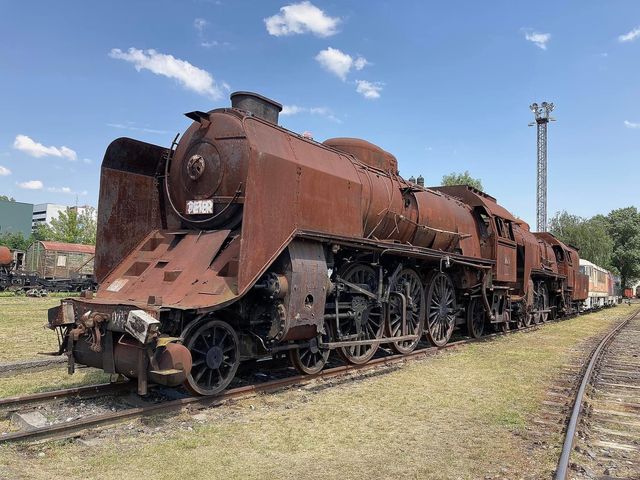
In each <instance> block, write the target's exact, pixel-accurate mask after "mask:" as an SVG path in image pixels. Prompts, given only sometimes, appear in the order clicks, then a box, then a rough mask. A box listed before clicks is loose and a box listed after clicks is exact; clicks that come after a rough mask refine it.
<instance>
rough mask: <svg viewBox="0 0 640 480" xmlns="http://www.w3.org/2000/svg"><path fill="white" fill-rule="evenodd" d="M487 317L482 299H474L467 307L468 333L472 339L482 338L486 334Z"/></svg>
mask: <svg viewBox="0 0 640 480" xmlns="http://www.w3.org/2000/svg"><path fill="white" fill-rule="evenodd" d="M485 322H486V315H485V312H484V306H483V305H482V300H481V299H480V297H473V298H472V299H471V301H470V302H469V306H468V307H467V332H468V333H469V336H470V337H471V338H480V337H481V336H482V334H483V333H484V325H485Z"/></svg>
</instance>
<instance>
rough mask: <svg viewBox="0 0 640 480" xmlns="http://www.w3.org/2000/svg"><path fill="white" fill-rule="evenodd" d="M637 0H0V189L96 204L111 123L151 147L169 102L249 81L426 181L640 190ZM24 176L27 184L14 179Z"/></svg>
mask: <svg viewBox="0 0 640 480" xmlns="http://www.w3.org/2000/svg"><path fill="white" fill-rule="evenodd" d="M639 60H640V2H637V1H632V0H629V1H611V2H604V1H585V0H581V1H565V2H557V1H542V0H541V1H538V2H524V1H514V0H504V1H487V2H478V1H448V2H426V1H406V2H399V1H398V2H391V1H389V2H375V1H366V2H365V1H332V2H324V1H316V0H314V1H313V2H287V1H260V2H258V1H256V2H247V1H231V0H218V1H216V0H192V1H182V2H178V1H169V0H158V1H139V2H124V1H111V2H86V1H67V2H50V1H33V2H17V1H14V2H9V1H1V0H0V92H2V93H0V111H1V112H2V115H0V194H8V195H12V196H14V197H15V198H16V199H17V200H19V201H24V202H31V203H39V202H54V203H66V204H74V203H75V202H76V197H77V199H78V202H79V203H81V204H85V203H88V204H91V205H96V204H97V192H98V185H99V171H100V161H101V160H102V156H103V154H104V151H105V149H106V147H107V145H108V144H109V142H111V141H112V140H113V139H115V138H117V137H120V136H129V137H133V138H138V139H141V140H144V141H147V142H150V143H155V144H158V145H164V146H168V145H169V144H170V143H171V140H172V139H173V137H174V135H175V134H176V133H178V132H182V131H184V130H185V128H186V127H187V126H188V125H189V120H188V119H186V118H185V117H184V116H183V115H182V114H183V113H184V112H188V111H191V110H196V109H197V110H208V109H212V108H216V107H222V106H227V105H228V104H229V99H228V94H229V91H236V90H252V91H256V92H259V93H261V94H263V95H265V96H268V97H270V98H273V99H275V100H277V101H279V102H280V103H282V104H284V105H285V106H286V112H285V113H287V114H286V115H281V117H280V119H281V124H282V125H283V126H285V127H287V128H289V129H291V130H294V131H297V132H303V131H310V132H312V133H313V136H314V138H315V139H316V140H319V141H322V140H324V139H326V138H329V137H336V136H351V137H362V138H365V139H367V140H369V141H371V142H373V143H376V144H378V145H380V146H381V147H383V148H384V149H386V150H388V151H390V152H391V153H393V154H394V155H396V157H397V158H398V161H399V164H400V171H401V174H402V175H403V176H405V177H409V176H411V175H416V176H417V175H418V174H422V175H423V176H424V177H425V178H426V183H427V184H428V185H435V184H438V183H439V181H440V179H441V177H442V175H443V174H446V173H449V172H452V171H464V170H469V171H470V172H471V174H472V175H474V176H477V177H480V178H481V179H482V181H483V184H484V186H485V190H486V191H487V192H488V193H490V194H492V195H493V196H495V197H497V198H498V201H499V202H500V203H502V204H503V205H504V206H505V207H507V208H508V209H510V210H511V211H512V212H514V213H515V214H516V215H518V216H520V217H522V218H524V219H525V220H527V221H529V222H530V223H531V224H532V225H535V190H536V187H535V185H536V178H535V130H534V128H529V127H527V124H528V123H529V122H530V121H532V119H533V117H532V114H531V112H530V111H529V109H528V105H529V104H530V103H532V102H534V101H537V102H541V101H543V100H546V101H552V102H554V103H555V105H556V110H555V111H554V116H555V117H556V118H557V120H558V121H557V122H555V123H553V124H551V126H550V129H549V193H548V205H549V212H550V215H551V214H553V213H554V212H555V211H557V210H560V209H566V210H568V211H569V212H571V213H575V214H578V215H582V216H591V215H594V214H596V213H607V212H608V211H609V210H611V209H613V208H618V207H624V206H628V205H636V206H640V188H639V187H638V180H640V173H639V170H638V166H639V152H640V109H639V108H638V107H639V105H640V82H639V78H640V62H639ZM29 187H30V188H29Z"/></svg>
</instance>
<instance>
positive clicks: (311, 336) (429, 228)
mask: <svg viewBox="0 0 640 480" xmlns="http://www.w3.org/2000/svg"><path fill="white" fill-rule="evenodd" d="M231 101H232V108H221V109H216V110H212V111H210V112H200V111H195V112H191V113H188V114H186V115H187V117H189V118H190V119H192V120H193V124H192V125H191V126H190V127H189V129H188V130H187V131H186V132H185V134H184V136H183V137H182V139H181V140H180V142H179V143H177V144H176V142H174V144H173V145H172V147H171V148H170V149H165V148H162V147H159V146H156V145H150V144H146V143H142V142H139V141H136V140H131V139H127V138H120V139H117V140H115V141H114V142H113V143H112V144H111V145H110V146H109V148H108V150H107V152H106V154H105V158H104V160H103V163H102V173H101V183H100V203H99V212H98V243H97V248H96V276H97V278H98V281H99V284H100V287H99V289H98V291H97V293H96V294H95V296H94V297H92V298H89V297H86V298H73V299H65V300H63V301H62V304H61V305H60V306H59V307H56V308H54V309H51V310H50V312H49V323H50V326H51V328H53V329H58V330H59V333H60V338H62V341H61V346H60V353H61V354H62V353H66V354H67V355H68V357H69V371H70V372H73V369H74V365H75V364H76V363H78V364H83V365H89V366H93V367H98V368H102V369H103V370H104V371H106V372H110V373H120V374H123V375H125V376H127V377H130V378H137V381H138V391H139V393H141V394H144V393H145V392H146V389H147V383H148V382H149V381H151V382H154V383H159V384H164V385H170V386H176V385H179V384H182V383H183V382H184V384H185V385H186V386H187V387H188V388H189V389H190V390H191V391H192V392H194V393H197V394H201V395H213V394H216V393H218V392H220V391H222V390H223V389H224V388H226V387H227V386H228V385H229V383H230V382H231V380H232V379H233V377H234V375H235V373H236V371H237V369H238V366H239V365H240V363H241V362H246V361H251V360H256V359H261V358H266V357H270V356H276V355H283V354H285V353H286V354H288V355H289V357H290V359H291V362H292V363H293V365H294V366H295V367H296V368H297V369H298V370H299V371H301V372H304V373H307V374H312V373H315V372H318V371H320V370H321V369H322V368H323V366H324V365H325V363H326V361H327V358H328V356H329V353H330V351H331V350H336V351H337V353H338V354H339V355H340V356H341V357H342V358H343V359H344V360H345V361H347V362H351V363H355V364H360V363H365V362H367V361H368V360H369V359H371V358H372V356H373V355H374V354H375V353H376V350H377V349H378V348H379V346H380V345H381V344H383V345H388V346H390V347H391V348H392V349H393V350H395V351H396V352H399V353H403V354H406V353H409V352H411V351H412V350H414V349H415V348H416V346H417V344H418V342H419V340H420V339H421V337H422V336H423V335H426V337H427V338H428V340H429V341H431V342H432V343H433V344H435V345H440V346H441V345H444V344H446V343H447V341H448V340H449V338H450V337H451V334H452V332H453V330H454V329H455V328H457V327H459V328H462V329H464V330H466V332H467V334H468V335H470V336H472V337H479V336H481V335H482V334H483V332H484V331H485V330H487V329H488V328H494V329H508V328H509V327H510V326H513V327H516V326H528V325H530V324H531V323H537V322H543V321H545V320H546V319H547V318H549V317H554V316H556V315H563V314H566V313H568V312H571V311H572V310H574V309H575V308H576V307H577V305H578V303H579V301H581V300H584V298H586V279H585V278H584V277H583V276H581V274H580V273H579V272H578V254H577V252H576V251H575V250H574V249H573V248H570V247H568V246H566V245H564V244H563V243H561V242H560V241H558V240H557V239H555V238H554V237H553V236H551V235H549V234H535V233H532V232H530V231H529V227H528V225H527V224H526V223H524V222H523V221H521V220H519V219H517V218H514V217H513V216H512V215H511V214H510V213H509V212H508V211H507V210H506V209H504V208H503V207H501V206H500V205H498V204H497V203H496V200H495V199H494V198H493V197H491V196H489V195H486V194H484V193H482V192H480V191H478V190H474V189H472V188H470V187H466V186H455V187H437V188H423V187H421V186H418V185H415V184H413V183H410V182H407V181H405V180H404V179H402V178H401V177H400V176H399V175H398V165H397V161H396V159H395V157H394V156H393V155H391V154H389V153H387V152H385V151H384V150H382V149H381V148H379V147H377V146H375V145H372V144H371V143H368V142H366V141H364V140H358V139H349V138H338V139H332V140H327V141H325V142H324V143H322V144H320V143H317V142H315V141H313V140H311V139H307V138H304V137H302V136H301V135H298V134H296V133H293V132H290V131H288V130H285V129H284V128H282V127H280V126H278V125H277V121H278V113H279V112H280V110H281V105H280V104H278V103H276V102H274V101H272V100H269V99H267V98H264V97H262V96H260V95H257V94H253V93H249V92H236V93H234V94H232V95H231Z"/></svg>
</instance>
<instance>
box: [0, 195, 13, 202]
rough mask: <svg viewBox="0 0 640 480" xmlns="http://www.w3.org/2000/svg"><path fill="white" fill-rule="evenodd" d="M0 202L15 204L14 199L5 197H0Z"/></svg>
mask: <svg viewBox="0 0 640 480" xmlns="http://www.w3.org/2000/svg"><path fill="white" fill-rule="evenodd" d="M0 200H4V201H5V202H15V201H16V199H15V198H13V197H7V196H6V195H0Z"/></svg>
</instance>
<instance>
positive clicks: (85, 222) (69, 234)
mask: <svg viewBox="0 0 640 480" xmlns="http://www.w3.org/2000/svg"><path fill="white" fill-rule="evenodd" d="M93 211H94V209H92V208H88V209H86V210H84V211H83V212H82V213H81V214H78V212H77V210H76V209H71V208H67V210H66V211H62V212H60V213H59V214H58V218H54V219H52V220H51V225H42V226H41V227H40V228H38V230H36V236H37V237H39V238H41V239H43V240H55V241H57V242H66V243H83V244H85V245H95V243H96V221H95V220H94V218H93Z"/></svg>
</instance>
